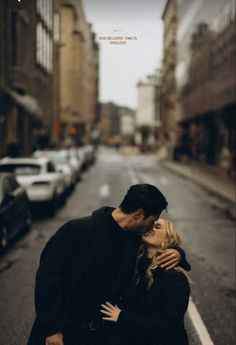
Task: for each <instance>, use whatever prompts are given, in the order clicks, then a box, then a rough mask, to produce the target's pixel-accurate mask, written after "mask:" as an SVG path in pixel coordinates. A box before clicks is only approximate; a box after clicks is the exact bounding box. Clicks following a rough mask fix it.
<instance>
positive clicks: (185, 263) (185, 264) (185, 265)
mask: <svg viewBox="0 0 236 345" xmlns="http://www.w3.org/2000/svg"><path fill="white" fill-rule="evenodd" d="M174 249H176V250H178V252H179V253H180V255H181V261H180V263H179V265H180V267H182V268H183V269H184V270H185V271H191V265H190V264H189V263H188V261H187V260H186V254H185V251H184V250H183V249H182V248H181V247H178V246H176V247H175V248H174Z"/></svg>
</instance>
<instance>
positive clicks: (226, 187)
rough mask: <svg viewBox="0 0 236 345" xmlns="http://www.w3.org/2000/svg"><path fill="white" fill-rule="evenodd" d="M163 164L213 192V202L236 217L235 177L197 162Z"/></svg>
mask: <svg viewBox="0 0 236 345" xmlns="http://www.w3.org/2000/svg"><path fill="white" fill-rule="evenodd" d="M162 166H163V167H164V168H166V169H168V170H170V171H172V172H174V173H176V174H178V175H180V176H182V177H185V178H187V179H189V180H191V181H193V182H195V183H197V184H199V185H200V186H202V187H203V188H204V189H205V190H207V191H209V192H210V193H212V194H213V196H215V198H212V202H213V204H214V205H215V206H216V207H217V208H220V209H222V210H223V211H225V212H226V213H227V214H228V215H229V216H231V217H232V218H233V219H236V209H235V201H236V189H235V187H236V184H235V179H234V178H233V177H228V176H226V175H225V174H224V173H223V172H222V171H221V170H220V169H219V168H216V167H213V166H209V165H206V164H201V163H195V162H192V163H189V164H184V163H176V162H173V161H166V162H163V163H162ZM217 197H218V198H217Z"/></svg>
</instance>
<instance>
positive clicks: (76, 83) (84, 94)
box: [60, 0, 99, 143]
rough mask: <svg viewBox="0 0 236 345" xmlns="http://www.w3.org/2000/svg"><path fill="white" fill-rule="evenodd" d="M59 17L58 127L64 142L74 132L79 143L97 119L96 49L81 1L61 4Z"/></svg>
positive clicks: (88, 136)
mask: <svg viewBox="0 0 236 345" xmlns="http://www.w3.org/2000/svg"><path fill="white" fill-rule="evenodd" d="M60 18H61V54H60V77H61V83H60V95H61V112H60V125H61V128H63V134H64V139H66V138H69V136H70V131H71V129H74V131H75V133H77V134H76V135H75V136H74V140H75V142H77V143H82V142H84V141H85V142H86V141H90V139H91V135H92V133H93V130H94V129H95V126H96V123H97V120H98V87H99V85H98V83H99V81H98V80H99V78H98V74H99V56H98V55H99V48H98V44H97V42H96V40H95V34H94V33H93V32H92V27H91V25H90V24H89V23H87V21H86V18H85V14H84V11H83V7H82V3H81V1H73V0H64V1H61V7H60Z"/></svg>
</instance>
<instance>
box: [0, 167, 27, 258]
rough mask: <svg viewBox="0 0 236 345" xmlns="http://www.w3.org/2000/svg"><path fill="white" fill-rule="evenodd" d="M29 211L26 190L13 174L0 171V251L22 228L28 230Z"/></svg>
mask: <svg viewBox="0 0 236 345" xmlns="http://www.w3.org/2000/svg"><path fill="white" fill-rule="evenodd" d="M30 226H31V213H30V205H29V200H28V197H27V194H26V191H25V190H24V188H23V187H22V186H20V185H19V183H18V182H17V181H16V179H15V177H14V175H13V174H8V173H0V251H4V250H5V249H6V248H7V246H8V243H9V241H10V240H11V239H12V238H13V237H14V236H16V235H17V234H18V233H19V232H21V231H22V230H29V229H30Z"/></svg>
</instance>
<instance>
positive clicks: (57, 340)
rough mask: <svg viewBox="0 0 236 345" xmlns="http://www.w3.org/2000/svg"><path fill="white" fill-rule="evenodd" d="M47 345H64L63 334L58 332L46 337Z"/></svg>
mask: <svg viewBox="0 0 236 345" xmlns="http://www.w3.org/2000/svg"><path fill="white" fill-rule="evenodd" d="M45 345H64V342H63V334H62V333H56V334H53V335H51V336H50V337H47V338H46V341H45Z"/></svg>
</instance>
